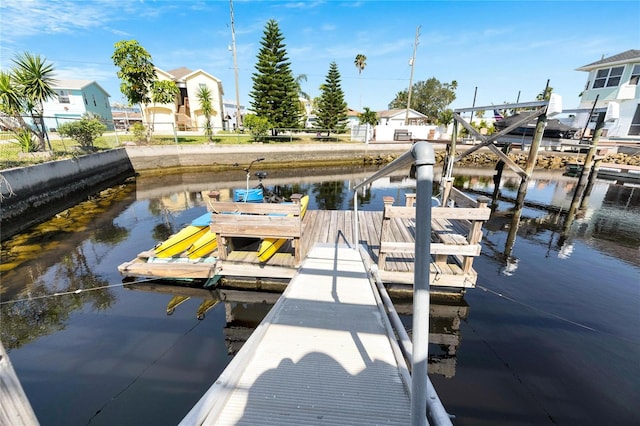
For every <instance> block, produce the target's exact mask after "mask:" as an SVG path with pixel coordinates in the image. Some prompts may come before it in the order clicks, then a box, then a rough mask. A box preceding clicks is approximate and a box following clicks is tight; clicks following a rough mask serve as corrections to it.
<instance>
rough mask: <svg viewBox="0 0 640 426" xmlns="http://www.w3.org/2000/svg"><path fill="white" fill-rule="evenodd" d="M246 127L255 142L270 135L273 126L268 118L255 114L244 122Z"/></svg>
mask: <svg viewBox="0 0 640 426" xmlns="http://www.w3.org/2000/svg"><path fill="white" fill-rule="evenodd" d="M243 124H244V127H246V128H247V129H249V133H251V136H253V139H254V140H256V141H257V140H259V139H263V138H264V137H265V136H267V135H268V134H269V129H270V128H271V124H270V123H269V119H268V118H266V117H259V116H257V115H255V114H247V115H246V116H245V117H244V120H243Z"/></svg>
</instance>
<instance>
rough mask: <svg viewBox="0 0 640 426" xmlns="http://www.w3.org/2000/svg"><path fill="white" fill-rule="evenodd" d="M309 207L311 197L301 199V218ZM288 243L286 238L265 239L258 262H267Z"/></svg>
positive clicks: (259, 251)
mask: <svg viewBox="0 0 640 426" xmlns="http://www.w3.org/2000/svg"><path fill="white" fill-rule="evenodd" d="M308 205H309V196H308V195H305V196H304V197H302V198H301V199H300V217H301V218H303V217H304V215H305V213H306V212H307V206H308ZM286 242H287V239H286V238H265V239H264V240H262V242H261V243H260V247H259V248H258V260H260V262H266V261H268V260H269V259H271V258H272V257H273V255H274V254H276V253H277V252H278V250H280V248H281V247H282V246H283V245H284V243H286Z"/></svg>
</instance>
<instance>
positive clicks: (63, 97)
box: [56, 90, 70, 104]
mask: <svg viewBox="0 0 640 426" xmlns="http://www.w3.org/2000/svg"><path fill="white" fill-rule="evenodd" d="M56 94H57V95H58V102H59V103H61V104H68V103H70V102H69V92H67V91H66V90H58V91H57V93H56Z"/></svg>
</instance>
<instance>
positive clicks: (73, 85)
mask: <svg viewBox="0 0 640 426" xmlns="http://www.w3.org/2000/svg"><path fill="white" fill-rule="evenodd" d="M51 87H52V89H53V90H54V91H55V93H56V96H55V97H54V98H53V99H49V100H48V101H47V102H45V103H44V105H43V115H44V122H45V126H46V127H47V130H49V131H55V130H57V129H58V127H59V126H60V125H61V124H62V123H64V122H68V121H71V120H79V119H81V118H82V116H83V115H84V114H85V113H93V114H95V115H97V116H99V117H100V118H101V119H102V120H103V121H104V123H105V124H106V126H107V128H108V129H109V130H112V129H113V117H112V115H111V105H110V104H109V94H108V93H107V92H106V91H105V90H104V89H103V88H102V87H101V86H100V85H99V84H98V83H96V82H95V81H90V80H62V79H61V80H56V81H55V82H54V83H53V84H52V85H51Z"/></svg>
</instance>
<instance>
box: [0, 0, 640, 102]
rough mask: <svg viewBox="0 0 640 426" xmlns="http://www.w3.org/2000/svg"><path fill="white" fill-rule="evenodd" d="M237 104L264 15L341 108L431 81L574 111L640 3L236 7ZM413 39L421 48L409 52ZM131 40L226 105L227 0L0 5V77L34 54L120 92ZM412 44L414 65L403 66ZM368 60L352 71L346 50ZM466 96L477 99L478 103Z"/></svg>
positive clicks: (622, 43) (328, 2)
mask: <svg viewBox="0 0 640 426" xmlns="http://www.w3.org/2000/svg"><path fill="white" fill-rule="evenodd" d="M233 11H234V28H235V39H236V53H237V68H238V86H239V98H240V103H241V104H242V105H249V104H250V101H251V98H250V96H249V93H250V92H251V90H252V84H253V83H252V79H251V76H252V74H253V73H254V72H255V64H256V57H257V54H258V51H259V49H260V41H261V39H262V38H263V36H264V29H265V25H266V23H267V21H268V20H270V19H274V20H276V21H277V22H278V25H279V28H280V31H281V33H282V35H283V36H284V44H285V47H286V51H287V54H288V57H289V60H290V63H291V70H292V72H293V75H294V77H297V76H301V75H304V76H306V81H304V80H303V81H302V82H301V84H302V90H303V91H304V92H306V93H308V94H309V95H310V96H311V97H316V96H319V95H320V89H319V88H320V85H321V84H323V83H324V82H325V79H326V76H327V73H328V71H329V66H330V64H331V62H335V63H336V64H337V66H338V70H339V72H340V76H341V85H342V89H343V91H344V94H345V101H346V102H347V104H348V106H349V107H350V108H352V109H355V110H357V111H362V109H363V108H364V107H368V108H370V109H372V110H374V111H381V110H385V109H387V108H388V104H389V103H390V102H391V101H392V100H393V99H394V98H395V95H396V94H397V93H398V92H401V91H403V90H406V89H407V87H408V86H409V82H410V79H411V72H412V68H413V80H412V81H413V83H414V84H415V83H417V82H419V81H426V80H428V79H429V78H431V77H435V78H436V79H438V80H439V81H440V82H442V83H450V82H452V81H454V80H455V81H456V82H457V83H458V89H457V90H456V100H455V101H454V102H453V104H452V105H451V107H452V108H465V107H471V106H472V105H475V106H485V105H499V104H502V103H505V102H516V101H517V100H519V101H520V102H528V101H533V100H535V97H536V95H537V94H539V93H541V92H542V91H543V90H544V88H545V86H546V84H547V80H549V84H550V86H551V87H553V90H554V92H555V93H558V94H560V95H561V96H562V99H563V106H564V108H576V107H577V106H578V103H579V100H580V98H579V94H580V92H581V91H582V90H583V89H584V86H585V83H586V80H587V73H586V72H583V71H576V68H578V67H581V66H583V65H587V64H590V63H592V62H595V61H598V60H600V59H601V58H602V57H603V56H604V57H607V56H612V55H616V54H618V53H621V52H624V51H626V50H629V49H640V1H638V0H631V1H577V0H576V1H551V2H544V1H533V0H531V1H492V2H482V1H417V0H415V1H402V0H399V1H382V0H378V1H375V0H361V1H343V0H323V1H315V0H309V1H285V0H278V1H276V0H262V1H255V0H235V1H233ZM416 33H417V34H418V37H417V40H418V42H417V45H416V44H414V43H415V40H416ZM132 39H133V40H137V41H138V42H139V43H140V45H141V46H142V47H144V48H145V49H146V50H147V51H148V52H149V54H150V55H151V57H152V62H153V63H154V65H155V66H157V67H158V68H160V69H163V70H165V71H169V70H172V69H176V68H180V67H186V68H189V69H191V70H194V71H195V70H197V69H202V70H204V71H206V72H207V73H209V74H211V75H213V76H214V77H217V78H218V79H220V80H221V81H222V86H223V90H224V99H225V100H230V101H233V103H235V100H236V91H235V73H234V64H233V54H232V49H231V46H232V31H231V17H230V2H229V1H226V0H118V1H113V0H2V1H1V2H0V68H1V69H2V70H3V71H8V70H9V69H10V68H11V67H12V58H15V56H16V55H18V54H21V53H24V52H30V53H33V54H39V55H41V56H43V57H45V58H46V59H47V61H48V62H50V63H51V64H53V66H54V68H55V70H56V77H57V78H60V79H85V80H94V81H96V82H98V84H100V86H101V87H102V88H104V89H105V90H106V91H107V92H108V93H109V94H110V96H111V103H112V104H114V103H120V102H125V100H124V97H123V95H122V94H121V93H120V89H119V86H120V81H119V80H118V78H117V76H116V72H117V68H116V67H115V66H114V65H113V62H112V60H111V56H112V55H113V51H114V44H115V43H116V42H118V41H121V40H132ZM414 46H415V47H416V54H415V60H414V62H413V64H414V65H413V67H411V66H410V59H411V58H412V56H413V51H414ZM358 54H363V55H365V56H366V57H367V60H366V66H365V68H364V70H363V71H362V73H361V74H359V73H358V69H357V68H356V66H355V65H354V60H355V57H356V55H358ZM474 96H475V104H474Z"/></svg>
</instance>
